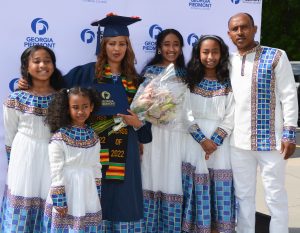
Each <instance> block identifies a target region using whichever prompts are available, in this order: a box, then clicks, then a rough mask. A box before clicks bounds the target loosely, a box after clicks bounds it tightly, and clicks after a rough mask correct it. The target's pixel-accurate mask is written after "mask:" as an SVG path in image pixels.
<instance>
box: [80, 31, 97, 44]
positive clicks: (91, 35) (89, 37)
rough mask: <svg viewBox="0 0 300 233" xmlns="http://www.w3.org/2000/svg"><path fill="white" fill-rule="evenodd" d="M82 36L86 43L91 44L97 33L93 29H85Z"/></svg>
mask: <svg viewBox="0 0 300 233" xmlns="http://www.w3.org/2000/svg"><path fill="white" fill-rule="evenodd" d="M80 38H81V40H82V41H83V42H84V43H87V44H90V43H92V42H93V41H94V39H95V33H94V32H93V31H92V30H91V29H84V30H83V31H82V32H81V34H80Z"/></svg>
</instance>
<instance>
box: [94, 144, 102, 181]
mask: <svg viewBox="0 0 300 233" xmlns="http://www.w3.org/2000/svg"><path fill="white" fill-rule="evenodd" d="M95 146H96V147H97V149H96V151H97V154H95V165H94V174H95V178H102V172H101V168H102V165H101V163H100V157H99V154H100V149H101V146H100V142H98V143H97V144H96V145H95Z"/></svg>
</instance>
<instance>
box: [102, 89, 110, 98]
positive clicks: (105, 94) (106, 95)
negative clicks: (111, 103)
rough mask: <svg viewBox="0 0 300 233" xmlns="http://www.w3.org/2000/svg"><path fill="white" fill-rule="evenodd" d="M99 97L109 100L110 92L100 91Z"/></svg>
mask: <svg viewBox="0 0 300 233" xmlns="http://www.w3.org/2000/svg"><path fill="white" fill-rule="evenodd" d="M101 97H102V98H103V99H105V100H109V99H110V93H109V92H108V91H102V93H101Z"/></svg>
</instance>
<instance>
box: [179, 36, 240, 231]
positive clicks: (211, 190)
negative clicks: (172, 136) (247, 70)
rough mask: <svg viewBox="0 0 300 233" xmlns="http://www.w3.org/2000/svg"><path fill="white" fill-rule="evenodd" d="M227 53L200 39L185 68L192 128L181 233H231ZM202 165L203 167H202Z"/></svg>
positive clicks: (218, 42) (214, 41)
mask: <svg viewBox="0 0 300 233" xmlns="http://www.w3.org/2000/svg"><path fill="white" fill-rule="evenodd" d="M228 57H229V53H228V47H227V45H226V44H225V43H224V41H223V40H222V39H221V38H220V37H218V36H214V35H206V36H202V37H200V39H199V41H198V42H197V44H196V46H195V47H194V48H193V53H192V58H191V60H190V62H189V63H188V75H187V79H186V82H187V84H188V87H189V89H190V91H191V96H190V98H191V108H192V112H193V116H194V124H193V125H192V126H191V127H190V130H189V131H190V133H191V135H192V137H191V136H190V137H189V138H188V139H187V153H186V158H185V159H184V166H183V189H184V200H185V203H184V208H185V209H184V219H183V230H184V231H185V232H211V230H212V231H213V232H227V233H229V232H233V231H234V222H235V221H234V220H235V205H234V204H235V199H234V190H233V180H232V170H231V164H230V146H229V141H228V135H229V134H230V133H231V131H232V128H233V124H232V123H233V112H234V108H233V95H232V90H231V86H230V81H229V71H228V64H229V62H228ZM205 159H206V161H205Z"/></svg>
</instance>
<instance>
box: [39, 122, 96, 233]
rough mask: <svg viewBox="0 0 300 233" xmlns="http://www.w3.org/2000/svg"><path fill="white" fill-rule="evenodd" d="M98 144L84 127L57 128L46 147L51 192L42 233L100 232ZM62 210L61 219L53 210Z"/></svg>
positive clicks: (92, 134)
mask: <svg viewBox="0 0 300 233" xmlns="http://www.w3.org/2000/svg"><path fill="white" fill-rule="evenodd" d="M99 153H100V142H99V139H98V136H97V135H96V134H95V132H94V130H93V129H92V128H91V127H89V126H87V127H82V128H81V127H75V126H73V127H70V128H67V127H66V128H61V129H59V130H58V131H57V132H56V133H55V134H54V135H53V136H52V138H51V142H50V144H49V159H50V167H51V178H52V183H51V189H50V193H49V195H48V198H47V202H46V208H45V209H46V210H45V211H46V212H45V217H44V222H45V223H44V225H45V226H46V227H47V231H46V232H50V231H51V232H92V233H96V232H101V220H102V211H101V205H100V197H101V189H100V187H101V186H100V185H101V182H100V179H101V176H102V175H101V164H100V160H99ZM53 205H54V206H56V207H61V208H65V207H66V206H67V208H68V213H67V215H66V216H65V217H61V216H59V215H58V213H57V210H56V209H55V208H54V207H53Z"/></svg>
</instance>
